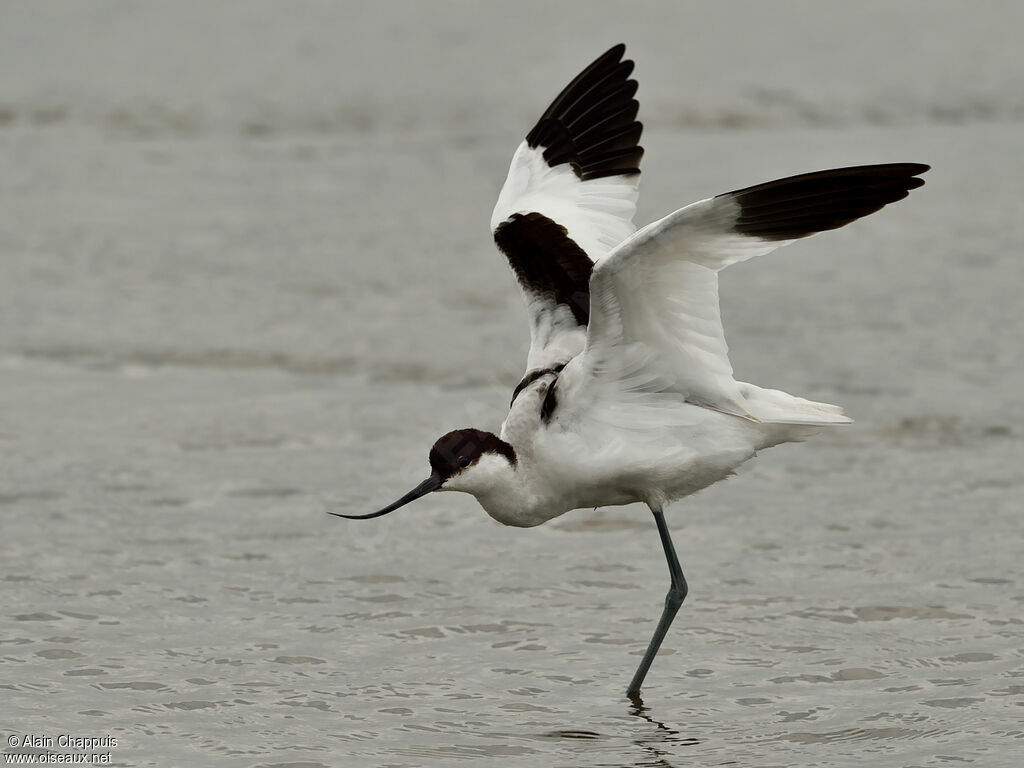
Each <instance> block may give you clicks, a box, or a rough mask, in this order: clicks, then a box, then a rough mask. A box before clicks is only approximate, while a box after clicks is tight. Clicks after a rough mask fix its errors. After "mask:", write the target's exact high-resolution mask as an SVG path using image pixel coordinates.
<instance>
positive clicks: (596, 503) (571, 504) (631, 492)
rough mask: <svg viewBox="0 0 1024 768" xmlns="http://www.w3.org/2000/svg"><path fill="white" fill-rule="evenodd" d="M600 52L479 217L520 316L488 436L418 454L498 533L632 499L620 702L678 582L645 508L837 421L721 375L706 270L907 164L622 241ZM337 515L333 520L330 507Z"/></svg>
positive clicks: (617, 108)
mask: <svg viewBox="0 0 1024 768" xmlns="http://www.w3.org/2000/svg"><path fill="white" fill-rule="evenodd" d="M624 53H625V46H624V45H617V46H615V47H613V48H612V49H610V50H609V51H608V52H607V53H605V54H604V55H602V56H601V57H600V58H598V59H597V60H596V61H594V62H593V63H592V64H591V65H590V66H588V67H587V68H586V69H584V70H583V71H582V72H581V73H580V74H579V75H577V77H576V78H575V79H574V80H573V81H572V82H571V83H569V85H568V86H566V88H565V89H564V90H563V91H562V92H561V93H560V94H558V96H557V97H556V98H555V100H554V101H553V102H552V103H551V106H549V107H548V108H547V110H546V111H545V112H544V114H543V115H541V117H540V120H538V121H537V124H536V125H535V126H534V127H533V129H532V130H531V131H530V132H529V133H528V134H527V135H526V140H525V141H523V142H522V143H521V144H520V145H519V148H518V149H517V150H516V152H515V155H514V156H513V157H512V166H511V168H510V169H509V172H508V178H507V179H506V180H505V184H504V186H503V187H502V189H501V192H500V194H499V195H498V202H497V205H496V206H495V208H494V214H493V216H492V217H491V227H492V229H493V232H494V240H495V243H496V244H497V246H498V249H499V250H500V251H501V253H503V254H504V256H505V258H506V259H507V260H508V264H509V266H510V267H511V268H512V272H513V273H514V274H515V277H516V279H517V280H518V283H519V288H520V290H521V291H522V295H523V298H524V299H525V302H526V307H527V312H528V314H529V321H530V340H531V344H530V352H529V356H528V357H527V361H526V373H525V375H524V376H523V378H522V380H521V381H520V382H519V384H518V385H517V386H516V388H515V391H514V392H513V394H512V403H511V406H510V408H509V413H508V416H507V418H506V419H505V421H504V423H503V424H502V425H501V429H500V430H499V432H498V434H494V433H492V432H487V431H482V430H479V429H457V430H455V431H453V432H449V433H448V434H446V435H444V436H443V437H441V438H440V439H439V440H438V441H437V442H436V443H435V444H434V446H433V448H432V449H431V451H430V456H429V461H430V470H431V471H430V476H429V477H428V478H427V479H426V480H424V481H423V482H422V483H420V484H419V485H418V486H416V488H414V489H413V490H412V491H410V492H409V493H407V494H406V495H405V496H403V497H402V498H400V499H399V500H398V501H396V502H394V503H393V504H390V505H388V506H387V507H385V508H384V509H381V510H380V511H378V512H374V513H371V514H367V515H340V514H339V515H338V516H339V517H348V518H356V519H366V518H371V517H378V516H380V515H384V514H387V513H389V512H392V511H394V510H396V509H398V508H399V507H401V506H403V505H405V504H408V503H409V502H411V501H413V500H414V499H417V498H419V497H421V496H424V495H425V494H427V493H430V492H431V491H462V492H464V493H470V494H472V495H473V496H475V497H476V499H477V501H478V502H479V503H480V505H481V506H482V507H483V508H484V509H485V510H486V511H487V513H488V514H489V515H490V516H491V517H493V518H494V519H495V520H497V521H498V522H500V523H504V524H505V525H514V526H524V527H526V526H535V525H540V524H541V523H544V522H546V521H548V520H551V519H552V518H555V517H558V516H559V515H562V514H564V513H566V512H568V511H569V510H572V509H578V508H591V507H603V506H610V505H617V504H630V503H633V502H643V503H644V504H646V505H647V506H648V507H650V509H651V511H652V512H653V513H654V519H655V522H656V524H657V528H658V532H659V534H660V537H661V543H662V546H663V548H664V551H665V556H666V558H667V560H668V569H669V574H670V578H671V586H670V588H669V592H668V596H667V598H666V600H665V608H664V612H663V614H662V616H661V620H660V622H659V624H658V626H657V629H656V631H655V633H654V637H653V638H652V639H651V642H650V645H649V647H648V649H647V652H646V654H645V655H644V657H643V659H642V661H641V662H640V666H639V668H638V669H637V671H636V674H635V675H634V677H633V680H632V682H631V683H630V685H629V688H628V693H629V694H630V695H632V696H635V695H637V694H638V693H639V691H640V686H641V685H642V683H643V681H644V677H645V675H646V674H647V670H648V669H649V668H650V665H651V662H652V661H653V660H654V657H655V655H656V654H657V651H658V648H659V647H660V645H661V642H662V639H663V638H664V636H665V633H666V632H667V630H668V628H669V625H670V624H671V622H672V620H673V618H674V617H675V615H676V612H677V611H678V609H679V606H680V605H681V603H682V602H683V599H684V598H685V597H686V593H687V586H686V580H685V578H684V577H683V571H682V568H681V567H680V565H679V560H678V557H677V556H676V553H675V549H674V547H673V544H672V540H671V538H670V536H669V531H668V527H667V525H666V523H665V518H664V515H663V509H664V507H665V506H666V505H667V504H668V503H669V502H671V501H673V500H674V499H679V498H681V497H683V496H686V495H688V494H691V493H694V492H695V491H699V490H701V489H702V488H705V487H707V486H709V485H711V484H712V483H715V482H717V481H719V480H721V479H723V478H725V477H727V476H729V475H730V474H731V473H732V472H733V471H734V470H735V469H736V468H737V467H738V466H739V465H740V464H742V463H743V462H745V461H747V460H748V459H750V458H751V457H753V456H754V455H755V453H756V452H757V451H759V450H761V449H763V448H768V447H769V446H773V445H777V444H779V443H785V442H789V441H793V440H803V439H805V438H807V437H809V436H810V435H812V434H814V433H815V432H817V431H819V430H821V429H824V428H826V427H830V426H833V425H838V424H846V423H849V421H850V419H848V418H847V417H846V416H844V415H843V411H842V409H841V408H840V407H839V406H836V405H829V404H827V403H817V402H813V401H811V400H805V399H804V398H802V397H796V396H794V395H790V394H787V393H785V392H781V391H779V390H775V389H765V388H762V387H759V386H757V385H755V384H747V383H745V382H742V381H737V380H736V379H735V378H734V377H733V370H732V365H731V364H730V363H729V357H728V354H727V352H728V348H727V346H726V342H725V335H724V333H723V330H722V322H721V317H720V314H719V303H718V273H719V272H720V271H721V270H722V269H724V268H725V267H728V266H729V265H730V264H735V263H737V262H740V261H745V260H747V259H749V258H751V257H753V256H759V255H761V254H765V253H768V252H770V251H773V250H775V249H776V248H779V247H780V246H783V245H787V244H789V243H791V242H793V241H794V240H797V239H799V238H803V237H808V236H810V235H813V234H815V233H817V232H822V231H824V230H828V229H836V228H838V227H842V226H843V225H845V224H848V223H850V222H851V221H854V220H856V219H859V218H861V217H862V216H866V215H868V214H870V213H874V212H875V211H877V210H879V209H881V208H882V207H884V206H885V205H887V204H889V203H892V202H895V201H897V200H901V199H903V198H904V197H906V196H907V194H908V193H909V191H910V190H912V189H915V188H916V187H919V186H921V185H922V184H923V183H924V182H923V180H922V179H920V178H918V177H919V175H920V174H922V173H924V172H925V171H926V170H928V166H927V165H920V164H917V163H894V164H886V165H864V166H856V167H850V168H835V169H832V170H827V171H818V172H816V173H807V174H803V175H800V176H791V177H789V178H785V179H779V180H777V181H769V182H767V183H764V184H757V185H755V186H752V187H747V188H745V189H740V190H736V191H735V192H727V193H725V194H721V195H717V196H716V197H709V198H707V199H706V200H700V201H699V202H696V203H693V204H692V205H688V206H686V207H685V208H680V209H679V210H677V211H675V212H674V213H671V214H669V215H668V216H666V217H664V218H663V219H660V220H659V221H655V222H653V223H652V224H648V225H647V226H645V227H643V228H642V229H640V230H636V227H635V226H634V224H633V215H634V213H635V211H636V200H637V190H638V184H639V179H640V159H641V157H642V156H643V148H642V147H640V146H639V143H638V142H639V141H640V134H641V132H642V130H643V127H642V125H641V124H640V123H639V122H637V120H636V116H637V111H638V104H637V101H636V99H635V98H634V96H635V95H636V90H637V83H636V81H635V80H633V79H631V78H630V75H631V74H632V71H633V62H632V61H630V60H628V59H627V60H623V58H622V57H623V54H624ZM332 514H338V513H332Z"/></svg>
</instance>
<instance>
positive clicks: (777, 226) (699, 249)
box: [547, 163, 928, 426]
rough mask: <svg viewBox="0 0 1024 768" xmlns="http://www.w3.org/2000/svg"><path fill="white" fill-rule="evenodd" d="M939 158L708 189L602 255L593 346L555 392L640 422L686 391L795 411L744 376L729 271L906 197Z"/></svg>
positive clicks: (744, 405) (572, 412) (738, 406)
mask: <svg viewBox="0 0 1024 768" xmlns="http://www.w3.org/2000/svg"><path fill="white" fill-rule="evenodd" d="M927 170H928V166H927V165H920V164H917V163H893V164H888V165H866V166H856V167H851V168H834V169H832V170H828V171H818V172H816V173H808V174H803V175H800V176H791V177H789V178H785V179H778V180H776V181H771V182H767V183H765V184H758V185H756V186H753V187H747V188H745V189H740V190H737V191H735V192H728V193H725V194H722V195H718V196H717V197H712V198H708V199H707V200H701V201H700V202H697V203H694V204H692V205H688V206H686V207H685V208H681V209H679V210H678V211H676V212H675V213H671V214H669V215H668V216H666V217H665V218H663V219H661V220H660V221H656V222H654V223H652V224H649V225H647V226H646V227H644V228H643V229H641V230H640V231H639V232H637V233H636V234H635V235H633V236H632V237H631V238H630V239H629V240H627V241H626V242H624V243H622V244H621V245H620V246H619V247H618V248H616V249H615V250H614V251H613V252H612V253H611V254H609V255H608V256H606V257H605V258H604V259H602V260H601V261H600V262H598V263H597V265H596V266H595V267H594V274H593V277H592V279H591V282H590V293H591V310H590V324H589V327H588V335H587V344H586V348H585V350H584V352H583V354H581V355H579V356H578V357H576V358H575V359H574V360H573V361H572V362H571V363H570V364H569V365H568V366H567V367H566V368H565V370H564V371H563V372H562V374H561V375H560V377H559V380H558V382H557V384H556V385H555V387H554V388H553V391H552V392H551V393H550V398H551V399H555V398H557V402H558V403H559V405H558V408H559V410H560V411H561V412H562V417H563V418H568V419H572V418H579V417H581V416H582V415H584V413H588V414H589V415H590V416H595V415H599V416H600V417H601V418H602V419H604V420H606V421H614V422H615V423H616V424H617V425H619V426H631V425H632V426H635V425H638V424H639V423H641V422H643V421H644V413H645V412H647V413H648V414H649V415H650V416H651V418H652V419H658V420H664V419H666V418H672V415H671V414H672V413H673V412H674V413H677V414H680V417H682V416H681V412H680V411H679V409H676V410H675V411H673V409H672V408H671V407H670V406H671V405H672V403H677V404H678V403H682V402H684V401H685V402H688V403H691V404H695V405H702V406H705V407H708V408H712V409H715V410H719V411H724V412H726V413H731V414H734V415H736V416H741V417H744V418H748V419H752V420H754V421H761V420H784V418H777V417H776V416H775V415H772V414H767V413H766V409H765V404H764V403H763V402H760V401H758V400H756V398H757V397H764V394H763V393H764V392H765V391H764V390H760V388H757V387H753V386H752V385H749V384H743V383H742V382H737V381H736V380H735V379H734V378H733V373H732V365H731V364H730V362H729V357H728V346H727V345H726V342H725V333H724V331H723V329H722V319H721V316H720V314H719V305H718V272H719V271H720V270H722V269H723V268H725V267H727V266H729V265H730V264H734V263H736V262H740V261H745V260H747V259H749V258H751V257H753V256H757V255H760V254H765V253H769V252H770V251H773V250H775V249H776V248H779V247H780V246H784V245H788V244H789V243H791V242H793V241H794V240H796V239H798V238H802V237H807V236H809V235H813V234H815V233H817V232H822V231H824V230H829V229H836V228H838V227H842V226H844V225H846V224H848V223H850V222H851V221H854V220H855V219H859V218H861V217H862V216H867V215H868V214H870V213H874V212H875V211H877V210H879V209H881V208H883V207H884V206H885V205H888V204H889V203H892V202H895V201H897V200H901V199H903V198H904V197H906V196H907V194H908V193H909V191H910V190H912V189H915V188H917V187H920V186H921V185H922V184H924V181H923V180H922V179H920V178H918V176H919V175H920V174H922V173H924V172H925V171H927ZM779 394H780V395H782V396H785V397H790V396H788V395H784V393H779ZM804 402H805V403H807V401H804ZM563 403H564V404H565V405H567V406H568V407H567V408H563V407H562V405H563ZM813 405H818V404H809V406H813ZM663 406H669V407H663ZM759 406H760V408H759ZM547 407H548V410H549V411H551V410H552V408H553V405H552V403H550V402H549V403H548V404H547ZM824 408H826V409H827V408H829V407H828V406H824ZM833 411H834V412H835V413H837V412H838V409H834V408H833ZM835 413H832V414H831V415H829V416H828V417H827V418H826V420H828V421H836V420H837V419H836V418H834V415H835ZM811 421H813V419H809V421H808V423H810V422H811ZM793 423H796V421H794V422H793Z"/></svg>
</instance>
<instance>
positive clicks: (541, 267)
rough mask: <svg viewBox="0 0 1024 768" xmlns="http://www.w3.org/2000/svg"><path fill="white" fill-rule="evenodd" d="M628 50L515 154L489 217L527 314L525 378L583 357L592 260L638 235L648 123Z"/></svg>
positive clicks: (601, 61)
mask: <svg viewBox="0 0 1024 768" xmlns="http://www.w3.org/2000/svg"><path fill="white" fill-rule="evenodd" d="M624 53H625V46H624V45H616V46H615V47H613V48H611V49H610V50H608V51H607V52H606V53H604V54H603V55H602V56H600V57H599V58H598V59H596V60H595V61H594V62H593V63H591V64H590V66H588V67H587V68H586V69H584V70H583V71H582V72H581V73H580V74H579V75H577V76H576V78H575V79H574V80H573V81H572V82H571V83H569V85H567V86H566V87H565V89H564V90H563V91H562V92H561V93H560V94H559V95H558V96H557V97H556V98H555V100H554V101H553V102H552V103H551V105H550V106H549V107H548V108H547V110H546V111H545V112H544V114H543V115H542V116H541V118H540V120H539V121H538V122H537V124H536V125H535V126H534V127H533V129H532V130H531V131H530V132H529V134H527V136H526V140H525V141H524V142H523V143H522V144H520V145H519V148H518V149H517V150H516V153H515V155H514V156H513V158H512V165H511V167H510V168H509V171H508V178H507V179H506V180H505V185H504V186H503V187H502V189H501V193H500V194H499V195H498V202H497V205H495V207H494V213H493V215H492V216H491V229H492V230H493V232H494V240H495V243H496V244H497V246H498V248H499V249H500V250H501V252H502V253H503V254H504V255H505V258H506V259H507V260H508V263H509V266H510V267H511V268H512V271H513V273H514V274H515V276H516V279H517V280H518V282H519V287H520V289H521V291H522V294H523V298H524V300H525V301H526V305H527V310H528V312H529V315H530V353H529V357H528V358H527V372H528V373H529V372H530V371H537V370H542V369H546V368H551V367H553V366H558V365H564V364H565V363H566V362H568V361H569V360H570V359H571V358H572V357H574V356H575V355H577V354H579V353H580V352H581V351H582V349H583V345H584V342H585V340H586V329H587V322H588V319H589V312H590V293H589V284H590V275H591V272H592V270H593V263H594V262H595V261H596V260H597V259H599V258H601V257H603V256H604V255H606V254H607V253H609V252H610V251H611V250H612V249H613V248H614V247H615V246H617V245H618V244H619V243H620V242H622V241H623V240H625V239H626V238H627V237H629V235H631V234H632V233H633V231H634V230H635V227H634V226H633V214H634V213H635V212H636V199H637V187H638V182H639V175H640V168H639V166H640V158H641V157H642V155H643V148H642V147H640V146H638V145H637V142H638V141H639V140H640V134H641V132H642V130H643V126H642V125H641V124H640V123H639V122H637V120H636V115H637V111H638V109H639V105H638V103H637V101H636V99H634V98H633V96H634V95H635V94H636V89H637V84H636V81H635V80H631V79H630V77H629V76H630V74H631V73H632V71H633V62H632V61H630V60H628V59H627V60H625V61H623V60H622V56H623V54H624Z"/></svg>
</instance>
